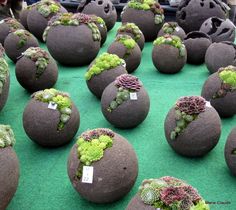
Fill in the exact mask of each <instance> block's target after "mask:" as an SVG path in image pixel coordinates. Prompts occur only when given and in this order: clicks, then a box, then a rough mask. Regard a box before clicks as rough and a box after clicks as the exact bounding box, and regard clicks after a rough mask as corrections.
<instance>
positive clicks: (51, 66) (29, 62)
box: [16, 47, 58, 92]
mask: <svg viewBox="0 0 236 210" xmlns="http://www.w3.org/2000/svg"><path fill="white" fill-rule="evenodd" d="M22 55H23V56H22V57H21V58H20V59H19V60H18V61H17V63H16V79H17V81H18V82H19V83H20V85H21V86H22V87H23V88H25V89H26V90H29V91H31V92H35V91H38V90H43V89H46V88H51V87H53V86H54V84H55V83H56V81H57V78H58V67H57V64H56V62H55V61H54V60H53V58H52V57H51V56H50V55H49V53H48V52H47V51H45V50H43V49H41V48H39V47H30V48H28V49H27V50H26V51H25V52H23V53H22Z"/></svg>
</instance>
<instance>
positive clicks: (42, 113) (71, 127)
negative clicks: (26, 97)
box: [23, 98, 80, 147]
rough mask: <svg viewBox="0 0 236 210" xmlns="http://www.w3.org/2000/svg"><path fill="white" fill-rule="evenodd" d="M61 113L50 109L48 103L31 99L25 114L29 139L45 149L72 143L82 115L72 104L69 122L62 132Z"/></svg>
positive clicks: (24, 119) (24, 123)
mask: <svg viewBox="0 0 236 210" xmlns="http://www.w3.org/2000/svg"><path fill="white" fill-rule="evenodd" d="M59 122H60V112H59V111H58V110H52V109H49V108H48V104H47V103H43V102H41V101H37V100H35V99H33V98H32V99H31V100H30V101H29V103H28V104H27V106H26V107H25V110H24V113H23V127H24V129H25V132H26V134H27V135H28V137H29V138H30V139H31V140H32V141H33V142H35V143H37V144H39V145H41V146H43V147H59V146H62V145H65V144H67V143H69V142H70V141H72V139H73V138H74V136H75V134H76V132H77V130H78V128H79V124H80V115H79V112H78V110H77V108H76V107H75V105H74V104H72V114H71V116H70V119H69V121H68V122H67V123H66V124H65V126H64V128H63V129H62V130H60V131H58V130H57V126H58V124H59Z"/></svg>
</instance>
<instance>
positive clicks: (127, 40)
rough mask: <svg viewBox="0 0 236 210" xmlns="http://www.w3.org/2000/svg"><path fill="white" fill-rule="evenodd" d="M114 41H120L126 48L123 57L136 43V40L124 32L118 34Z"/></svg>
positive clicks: (126, 55) (125, 56)
mask: <svg viewBox="0 0 236 210" xmlns="http://www.w3.org/2000/svg"><path fill="white" fill-rule="evenodd" d="M115 41H116V42H119V43H121V44H122V45H123V46H124V47H125V48H126V52H125V55H124V59H125V58H127V57H128V56H129V55H130V53H131V51H132V50H133V49H134V47H135V45H136V42H135V41H134V40H133V39H132V38H131V36H129V35H126V34H119V35H118V36H117V37H116V39H115Z"/></svg>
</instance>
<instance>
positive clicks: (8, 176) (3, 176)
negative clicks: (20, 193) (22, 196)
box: [0, 125, 20, 210]
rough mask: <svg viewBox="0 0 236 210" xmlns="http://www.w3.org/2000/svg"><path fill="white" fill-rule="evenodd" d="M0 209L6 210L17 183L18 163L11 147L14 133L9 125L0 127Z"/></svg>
mask: <svg viewBox="0 0 236 210" xmlns="http://www.w3.org/2000/svg"><path fill="white" fill-rule="evenodd" d="M0 136H1V138H0V163H1V164H0V185H1V193H0V209H3V210H4V209H6V208H7V206H8V204H9V203H10V202H11V199H12V198H13V196H14V194H15V192H16V190H17V187H18V181H19V176H20V175H19V161H18V158H17V155H16V153H15V151H14V150H13V148H12V146H13V145H14V144H15V137H14V133H13V131H12V129H11V127H10V126H9V125H0Z"/></svg>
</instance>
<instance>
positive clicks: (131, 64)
mask: <svg viewBox="0 0 236 210" xmlns="http://www.w3.org/2000/svg"><path fill="white" fill-rule="evenodd" d="M107 52H108V53H111V54H116V55H118V56H119V57H120V58H122V59H124V60H125V63H126V69H127V71H128V72H129V73H132V72H134V71H135V70H136V69H137V68H138V67H139V65H140V63H141V56H142V52H141V50H140V48H139V46H138V44H137V43H136V42H135V41H134V40H133V39H132V38H131V36H129V35H126V34H120V35H118V36H117V37H116V39H115V41H114V42H113V43H111V45H110V46H109V48H108V50H107Z"/></svg>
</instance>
